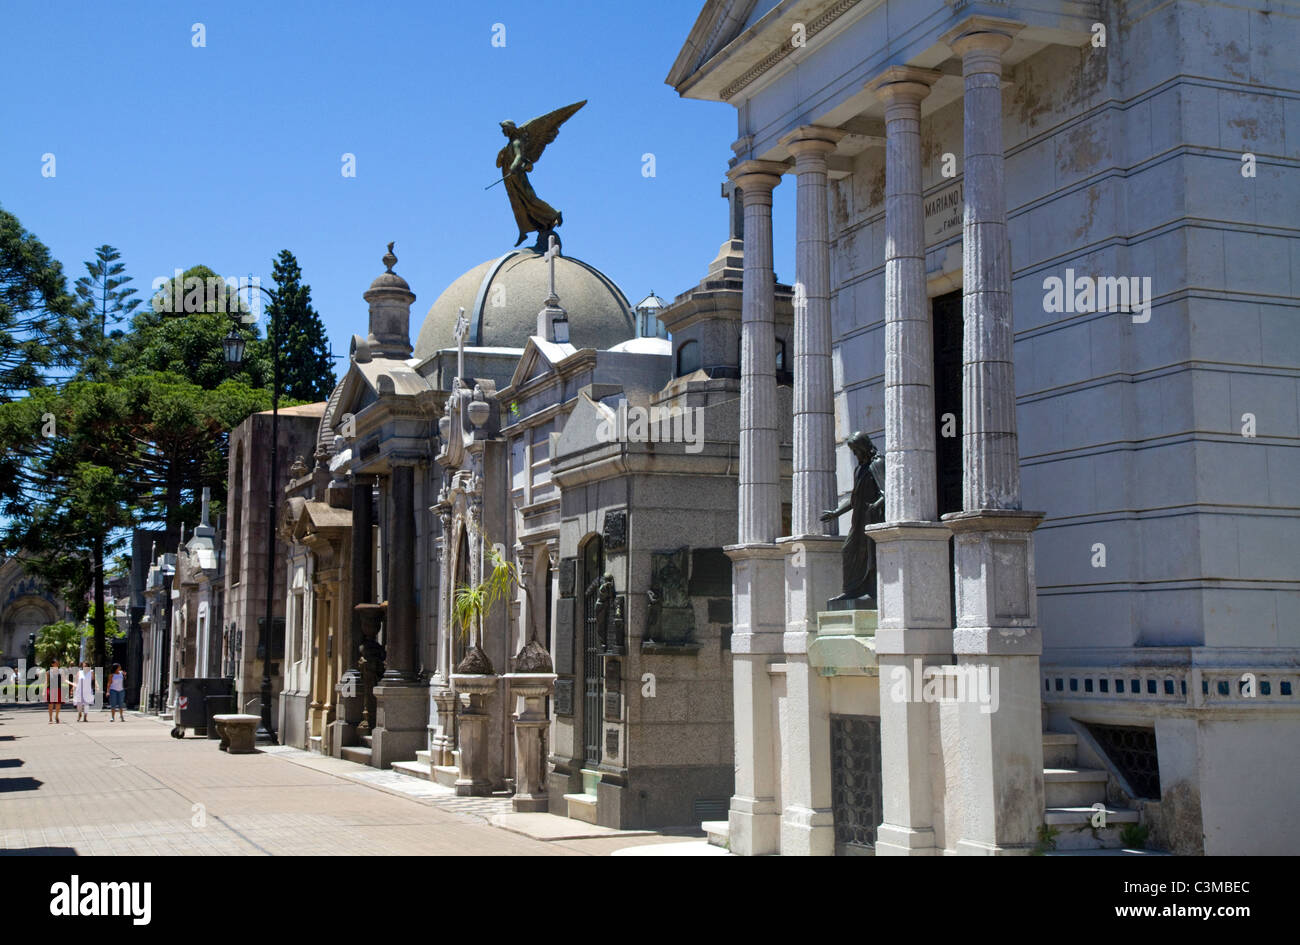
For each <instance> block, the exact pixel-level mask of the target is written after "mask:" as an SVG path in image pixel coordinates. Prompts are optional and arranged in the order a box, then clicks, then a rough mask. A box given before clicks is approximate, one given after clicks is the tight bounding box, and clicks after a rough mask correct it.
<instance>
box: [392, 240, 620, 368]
mask: <svg viewBox="0 0 1300 945" xmlns="http://www.w3.org/2000/svg"><path fill="white" fill-rule="evenodd" d="M548 268H549V267H548V265H547V262H546V259H545V258H544V257H543V256H542V254H541V253H538V252H535V251H533V250H531V249H517V250H514V251H512V252H509V253H506V254H505V255H504V256H501V257H498V258H497V259H489V260H488V261H487V262H484V263H480V264H479V265H477V266H475V267H474V268H473V269H471V270H469V272H467V273H465V274H464V275H462V276H461V277H460V278H458V279H457V280H456V281H455V282H453V283H452V284H451V285H449V286H448V287H447V288H446V290H445V291H444V292H443V293H442V295H440V296H438V299H437V301H435V302H434V303H433V305H432V306H430V308H429V314H428V315H426V316H425V318H424V324H423V325H421V326H420V334H419V336H418V337H417V338H416V341H415V357H416V359H418V360H420V361H424V360H427V359H428V358H431V357H433V356H434V355H435V354H436V353H437V352H438V351H440V350H442V349H444V348H455V347H456V316H457V314H458V312H459V310H460V309H461V307H462V306H463V307H464V309H465V314H466V315H467V316H469V320H470V322H469V337H468V338H466V339H465V346H466V347H467V348H468V347H477V348H522V347H523V346H524V344H525V343H526V342H527V340H528V338H529V336H531V335H535V334H537V313H538V312H539V311H541V309H542V306H543V305H544V304H545V302H546V296H547V295H548V294H549V292H550V280H549V276H548ZM555 292H556V294H557V295H558V296H559V297H560V305H561V307H563V308H564V310H565V311H566V312H567V313H568V316H569V341H570V342H571V343H572V344H573V345H574V346H575V347H577V348H597V349H600V350H605V349H608V348H612V347H613V346H614V345H616V344H618V343H619V342H621V341H626V340H627V339H629V338H631V337H633V336H634V335H635V334H636V327H635V324H634V322H633V321H632V312H631V309H630V307H629V306H628V303H627V298H626V297H625V296H624V295H623V293H622V292H621V291H619V288H618V286H616V285H615V284H614V281H613V280H612V279H610V278H609V276H607V275H605V274H604V273H603V272H601V271H600V270H599V269H596V268H595V267H594V266H589V265H588V264H587V263H585V262H583V261H582V260H580V259H574V258H573V257H572V256H558V257H556V260H555Z"/></svg>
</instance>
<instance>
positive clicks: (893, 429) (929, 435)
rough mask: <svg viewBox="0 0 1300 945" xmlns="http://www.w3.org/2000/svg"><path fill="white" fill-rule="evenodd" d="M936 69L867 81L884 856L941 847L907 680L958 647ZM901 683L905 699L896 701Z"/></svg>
mask: <svg viewBox="0 0 1300 945" xmlns="http://www.w3.org/2000/svg"><path fill="white" fill-rule="evenodd" d="M938 77H939V76H938V73H935V72H931V71H929V70H924V69H914V68H910V67H907V66H893V67H890V68H889V69H886V70H885V72H884V73H882V74H881V75H880V76H878V77H877V78H876V79H874V80H873V81H872V82H871V83H869V84H868V88H869V89H871V90H873V91H874V92H875V93H876V94H877V95H879V96H880V98H881V100H882V101H883V102H884V105H885V247H886V249H885V522H884V523H883V524H880V525H874V526H870V527H869V528H868V529H867V530H868V531H869V532H870V533H871V537H872V538H873V539H874V540H875V542H876V558H877V570H878V573H879V575H880V577H879V607H880V611H879V622H878V625H877V630H876V655H877V659H878V663H879V667H880V695H881V698H880V727H881V763H882V770H883V776H884V777H883V784H882V801H883V804H882V806H883V810H884V823H882V824H881V825H880V828H879V830H878V831H877V838H876V853H877V855H903V856H926V855H933V854H935V853H937V852H938V847H937V841H936V836H935V830H934V824H935V816H936V804H935V800H936V799H935V798H934V796H933V792H932V785H933V780H932V775H931V763H930V759H931V755H932V752H933V751H934V750H935V746H934V728H935V726H934V706H932V705H930V704H929V703H926V702H924V701H912V700H911V699H909V698H908V696H910V694H911V693H912V691H913V690H912V687H911V686H907V687H899V686H897V685H895V683H896V682H897V681H898V680H899V679H900V678H908V677H909V676H910V674H913V673H915V672H917V671H918V670H921V669H922V668H923V667H925V666H931V665H935V664H938V663H946V662H947V661H948V659H949V656H950V654H951V653H952V635H951V627H952V622H951V621H952V615H951V613H950V612H949V604H948V600H949V593H948V592H949V584H948V581H949V571H948V530H947V529H946V528H945V527H944V526H943V525H941V524H939V523H938V522H937V521H935V519H936V517H937V511H938V504H937V496H936V493H937V483H936V479H935V448H934V436H935V416H934V358H933V352H932V347H933V335H932V327H931V313H930V301H929V298H928V297H927V295H926V286H925V235H924V233H925V231H924V214H923V206H922V195H921V101H922V100H923V99H924V98H925V97H926V96H927V95H928V94H929V92H930V87H931V85H933V84H934V82H935V81H936V80H937V79H938ZM900 689H904V690H905V692H906V695H904V696H903V698H902V699H896V698H895V696H896V693H898V692H899V691H900Z"/></svg>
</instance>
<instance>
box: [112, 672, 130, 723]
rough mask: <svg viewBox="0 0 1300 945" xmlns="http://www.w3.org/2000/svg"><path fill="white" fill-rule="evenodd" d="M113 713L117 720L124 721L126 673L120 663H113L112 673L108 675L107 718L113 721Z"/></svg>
mask: <svg viewBox="0 0 1300 945" xmlns="http://www.w3.org/2000/svg"><path fill="white" fill-rule="evenodd" d="M114 714H116V715H117V720H118V721H119V722H125V721H126V673H124V672H122V664H121V663H114V664H113V672H112V675H110V676H109V677H108V720H109V721H110V722H111V721H113V716H114Z"/></svg>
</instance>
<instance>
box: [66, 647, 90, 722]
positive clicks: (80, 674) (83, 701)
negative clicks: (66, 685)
mask: <svg viewBox="0 0 1300 945" xmlns="http://www.w3.org/2000/svg"><path fill="white" fill-rule="evenodd" d="M94 701H95V674H94V672H93V671H92V670H91V668H90V663H89V662H88V661H86V660H83V661H82V663H81V669H79V670H77V682H76V685H74V686H73V687H72V702H73V704H74V705H75V706H76V707H77V721H78V722H87V721H89V714H90V713H89V710H90V706H91V703H93V702H94Z"/></svg>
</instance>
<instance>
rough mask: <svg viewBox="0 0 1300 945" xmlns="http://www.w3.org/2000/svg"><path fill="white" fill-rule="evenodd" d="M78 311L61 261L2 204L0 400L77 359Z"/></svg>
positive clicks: (36, 384) (0, 214)
mask: <svg viewBox="0 0 1300 945" xmlns="http://www.w3.org/2000/svg"><path fill="white" fill-rule="evenodd" d="M78 314H79V313H78V309H77V300H76V299H75V298H74V297H73V296H72V295H71V293H69V292H68V285H67V280H66V278H65V277H64V274H63V266H62V265H61V264H60V263H59V262H58V261H57V260H56V259H54V258H52V257H51V256H50V251H49V249H48V248H47V247H46V246H45V244H43V243H42V242H41V241H40V240H38V239H37V238H36V237H35V236H33V235H32V234H31V233H29V232H27V231H26V230H24V229H23V225H22V224H21V223H19V222H18V218H17V217H15V216H14V215H13V214H12V213H8V212H6V211H5V210H4V209H3V208H0V402H4V401H8V400H11V399H12V398H13V397H14V395H16V394H19V393H20V392H22V391H25V390H27V389H29V388H32V387H40V386H41V385H43V384H45V383H46V382H47V380H48V378H47V372H48V371H49V370H50V369H51V368H58V367H63V366H67V365H70V364H71V363H72V362H73V360H74V357H75V348H76V344H75V342H76V337H75V334H76V328H77V319H78Z"/></svg>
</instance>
